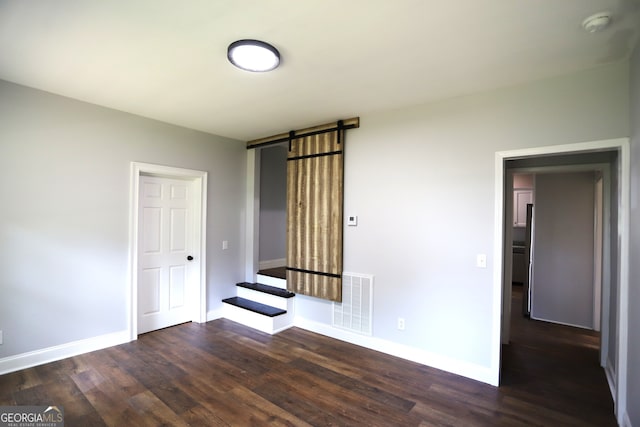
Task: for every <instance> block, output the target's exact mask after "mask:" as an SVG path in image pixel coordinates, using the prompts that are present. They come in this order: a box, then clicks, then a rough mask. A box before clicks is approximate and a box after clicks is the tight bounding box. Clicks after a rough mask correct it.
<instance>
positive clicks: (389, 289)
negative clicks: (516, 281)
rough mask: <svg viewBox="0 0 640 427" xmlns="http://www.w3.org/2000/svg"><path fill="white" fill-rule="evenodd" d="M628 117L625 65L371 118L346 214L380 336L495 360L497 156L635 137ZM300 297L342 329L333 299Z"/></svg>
mask: <svg viewBox="0 0 640 427" xmlns="http://www.w3.org/2000/svg"><path fill="white" fill-rule="evenodd" d="M596 118H597V119H596ZM628 120H629V114H628V64H627V63H624V62H623V63H619V64H615V65H611V66H605V67H600V68H595V69H591V70H588V71H584V72H581V73H576V74H571V75H566V76H560V77H555V78H550V79H545V80H540V81H536V82H532V83H528V84H525V85H520V86H514V87H510V88H505V89H500V90H495V91H491V92H487V93H482V94H476V95H473V96H467V97H460V98H456V99H451V100H447V101H442V102H438V103H434V104H429V105H422V106H416V107H411V108H405V109H401V110H397V111H387V112H380V113H377V114H367V115H362V116H361V121H360V122H361V123H360V124H361V127H360V128H359V129H355V130H350V131H348V133H347V140H346V144H345V214H347V215H351V214H354V215H358V226H357V227H345V234H344V269H345V271H348V272H354V273H365V274H373V275H374V276H375V285H374V301H373V313H374V321H373V334H374V337H375V338H380V339H383V340H388V341H391V342H393V343H397V344H404V345H406V346H409V347H411V348H412V349H418V350H423V351H424V352H426V353H428V354H433V355H435V356H434V359H436V358H438V359H439V360H441V359H446V360H449V361H461V362H463V363H465V364H469V365H472V366H479V367H487V366H490V363H491V352H492V339H495V337H494V336H493V331H494V328H493V323H492V322H493V321H494V320H495V318H494V313H496V311H499V310H500V308H499V307H494V305H493V301H492V297H493V275H494V272H493V263H494V259H493V248H494V243H495V242H494V214H495V213H494V210H495V205H494V200H495V199H494V197H495V195H494V176H495V175H494V174H495V171H494V169H495V153H496V151H502V150H514V149H522V148H527V147H539V146H545V145H557V144H568V143H574V142H583V141H593V140H601V139H608V138H618V137H625V136H627V135H628V131H629V126H628V123H629V122H628ZM479 253H484V254H487V255H488V257H487V268H486V269H480V268H477V267H476V266H475V262H476V254H479ZM296 304H297V306H296V310H297V314H298V315H301V316H303V317H305V318H308V319H309V320H313V321H315V322H317V323H320V324H327V325H330V324H331V304H329V303H325V302H322V301H319V300H316V299H312V298H305V297H300V298H298V297H296ZM398 317H403V318H404V319H405V321H406V322H405V324H406V329H405V330H403V331H399V330H398V329H397V328H396V324H397V318H398ZM494 342H495V341H494ZM465 366H467V365H465Z"/></svg>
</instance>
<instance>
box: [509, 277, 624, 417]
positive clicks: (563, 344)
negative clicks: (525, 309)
mask: <svg viewBox="0 0 640 427" xmlns="http://www.w3.org/2000/svg"><path fill="white" fill-rule="evenodd" d="M521 306H522V287H521V286H517V285H515V286H513V293H512V310H511V342H510V344H509V345H503V347H502V378H501V385H500V387H501V389H502V390H503V391H505V392H507V394H508V395H511V396H514V395H517V396H518V397H520V398H522V399H523V400H526V401H527V402H529V403H531V404H532V405H536V406H538V407H539V408H538V409H537V412H538V413H539V414H540V420H543V419H545V418H547V416H546V415H545V414H544V412H545V411H544V409H543V408H546V409H548V410H549V411H550V412H552V413H555V415H557V413H562V414H565V415H567V419H565V420H557V421H558V425H559V424H569V425H570V424H574V423H575V420H576V419H579V420H583V422H584V424H585V425H599V426H616V425H617V424H616V421H615V417H614V413H613V401H612V398H611V392H610V391H609V386H608V384H607V380H606V377H605V373H604V370H603V369H602V368H601V367H600V365H599V363H598V361H599V341H600V334H599V333H598V332H595V331H590V330H586V329H580V328H574V327H569V326H563V325H557V324H553V323H547V322H541V321H536V320H530V319H527V318H525V317H523V316H522V314H521V310H520V307H521ZM555 415H554V416H555ZM549 417H550V418H551V419H553V416H551V414H549ZM532 421H535V420H532Z"/></svg>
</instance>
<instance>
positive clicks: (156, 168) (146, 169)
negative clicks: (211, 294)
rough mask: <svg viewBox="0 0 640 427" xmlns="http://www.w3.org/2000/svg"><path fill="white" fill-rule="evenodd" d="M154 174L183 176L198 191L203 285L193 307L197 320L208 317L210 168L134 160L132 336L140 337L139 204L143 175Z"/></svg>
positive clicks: (198, 246) (197, 234)
mask: <svg viewBox="0 0 640 427" xmlns="http://www.w3.org/2000/svg"><path fill="white" fill-rule="evenodd" d="M142 175H151V176H160V177H163V178H179V179H186V180H189V181H192V183H193V186H194V187H193V188H194V194H195V195H197V196H199V197H195V199H194V216H195V217H194V224H193V225H194V227H193V228H194V257H195V258H196V259H199V260H200V262H199V264H200V271H199V276H200V286H199V292H197V293H195V295H194V301H193V302H191V303H190V304H189V305H190V307H191V311H192V316H191V320H192V321H193V322H198V323H203V322H206V321H207V274H206V268H207V262H206V260H207V257H206V248H207V172H203V171H198V170H192V169H183V168H176V167H172V166H163V165H154V164H150V163H141V162H131V172H130V185H131V192H130V203H129V298H128V301H127V308H128V313H129V321H128V332H129V339H130V340H131V341H134V340H136V339H138V218H139V216H138V204H139V200H140V194H139V193H140V176H142Z"/></svg>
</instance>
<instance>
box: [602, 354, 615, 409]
mask: <svg viewBox="0 0 640 427" xmlns="http://www.w3.org/2000/svg"><path fill="white" fill-rule="evenodd" d="M604 374H605V376H606V377H607V384H609V391H610V392H611V397H612V398H613V403H614V405H615V403H616V396H617V394H616V373H615V372H613V363H612V362H611V361H610V360H607V366H605V368H604Z"/></svg>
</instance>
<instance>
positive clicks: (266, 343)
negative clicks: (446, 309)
mask: <svg viewBox="0 0 640 427" xmlns="http://www.w3.org/2000/svg"><path fill="white" fill-rule="evenodd" d="M516 307H518V306H516ZM516 320H517V319H516ZM539 323H540V322H533V321H527V320H525V319H522V324H521V325H518V324H517V322H516V324H514V329H515V330H516V333H515V334H514V342H513V344H511V345H510V346H508V347H506V348H505V350H504V370H503V383H504V384H503V385H502V386H501V387H500V388H496V387H492V386H489V385H486V384H482V383H479V382H476V381H473V380H469V379H465V378H462V377H459V376H456V375H453V374H449V373H446V372H442V371H438V370H436V369H433V368H428V367H426V366H422V365H419V364H416V363H412V362H409V361H406V360H402V359H398V358H395V357H392V356H388V355H385V354H382V353H378V352H374V351H370V350H366V349H363V348H360V347H357V346H354V345H351V344H347V343H343V342H340V341H336V340H333V339H330V338H327V337H324V336H321V335H317V334H313V333H311V332H308V331H305V330H302V329H298V328H292V329H289V330H287V331H284V332H282V333H280V334H278V335H276V336H269V335H267V334H263V333H261V332H257V331H253V330H251V329H249V328H246V327H244V326H241V325H238V324H236V323H233V322H231V321H228V320H223V319H220V320H215V321H213V322H209V323H206V324H195V323H187V324H183V325H178V326H175V327H172V328H168V329H164V330H160V331H155V332H152V333H148V334H145V335H142V336H140V338H139V339H138V341H136V342H132V343H128V344H124V345H120V346H117V347H112V348H108V349H105V350H101V351H96V352H93V353H88V354H84V355H81V356H77V357H72V358H69V359H65V360H62V361H59V362H54V363H49V364H47V365H42V366H38V367H35V368H31V369H26V370H22V371H19V372H14V373H11V374H7V375H3V376H0V405H16V404H18V405H30V404H33V405H49V404H55V405H61V406H63V407H64V411H65V423H66V424H65V425H67V426H69V427H71V426H159V425H164V426H187V425H191V426H247V425H257V426H260V425H291V426H309V425H312V426H325V425H344V426H436V425H437V426H440V425H442V426H495V425H502V426H532V425H545V426H578V425H579V426H590V425H591V426H609V425H611V426H614V425H616V423H615V420H614V417H613V406H612V402H611V397H610V394H609V391H608V388H607V385H606V382H605V379H604V374H603V373H602V370H601V369H600V368H599V367H598V366H597V350H594V347H593V345H594V342H595V343H596V344H597V336H595V337H594V335H593V334H586V336H578V339H575V337H574V335H575V334H576V333H577V334H578V335H584V331H579V330H578V331H575V330H573V328H566V329H567V330H565V329H564V327H559V328H560V331H559V332H557V331H555V330H556V328H557V327H555V325H550V326H549V325H546V324H542V325H540V324H539ZM540 327H541V328H540ZM518 330H519V331H518ZM550 334H551V335H550ZM594 340H595V341H594ZM585 342H587V345H586V346H585V345H584V343H585ZM576 343H579V344H578V345H576ZM594 358H595V360H594Z"/></svg>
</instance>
